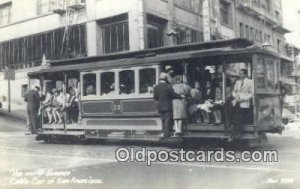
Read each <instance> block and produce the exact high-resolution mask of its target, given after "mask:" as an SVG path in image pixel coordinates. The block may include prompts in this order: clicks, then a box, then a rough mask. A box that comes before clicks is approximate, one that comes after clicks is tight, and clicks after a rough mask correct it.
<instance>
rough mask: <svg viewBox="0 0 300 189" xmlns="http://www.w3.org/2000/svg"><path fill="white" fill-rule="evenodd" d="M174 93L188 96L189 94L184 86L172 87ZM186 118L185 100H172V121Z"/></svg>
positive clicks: (176, 85)
mask: <svg viewBox="0 0 300 189" xmlns="http://www.w3.org/2000/svg"><path fill="white" fill-rule="evenodd" d="M173 89H174V92H175V93H177V94H180V95H185V96H188V95H189V94H190V91H189V88H188V87H187V86H186V85H184V84H175V85H173ZM185 118H187V102H186V100H185V99H174V100H173V119H185Z"/></svg>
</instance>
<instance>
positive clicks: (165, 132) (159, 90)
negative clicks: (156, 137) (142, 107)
mask: <svg viewBox="0 0 300 189" xmlns="http://www.w3.org/2000/svg"><path fill="white" fill-rule="evenodd" d="M159 80H160V82H159V84H158V85H156V86H155V87H154V100H156V101H157V109H158V112H159V114H160V117H161V121H162V136H161V138H168V137H170V136H171V130H172V128H173V124H172V123H173V116H172V112H173V107H172V100H173V99H182V98H184V95H179V94H177V93H175V92H174V90H173V88H172V85H171V84H170V83H168V81H167V80H168V75H167V74H166V73H164V72H162V73H161V74H160V76H159Z"/></svg>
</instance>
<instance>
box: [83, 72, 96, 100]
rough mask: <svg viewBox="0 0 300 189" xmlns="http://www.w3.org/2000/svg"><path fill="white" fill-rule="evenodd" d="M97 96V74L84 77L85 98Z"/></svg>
mask: <svg viewBox="0 0 300 189" xmlns="http://www.w3.org/2000/svg"><path fill="white" fill-rule="evenodd" d="M89 95H96V74H95V73H88V74H84V75H83V96H89Z"/></svg>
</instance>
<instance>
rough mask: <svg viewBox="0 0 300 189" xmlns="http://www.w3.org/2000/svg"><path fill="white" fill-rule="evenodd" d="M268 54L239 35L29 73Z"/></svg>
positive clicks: (78, 61) (51, 65)
mask: <svg viewBox="0 0 300 189" xmlns="http://www.w3.org/2000/svg"><path fill="white" fill-rule="evenodd" d="M255 52H256V53H267V54H270V55H273V56H278V55H277V54H276V53H272V52H270V51H267V50H264V49H262V48H260V47H257V46H253V42H251V41H249V40H247V39H244V38H236V39H229V40H218V41H210V42H204V43H193V44H185V45H176V46H171V47H160V48H155V49H147V50H141V51H133V52H123V53H117V54H110V55H103V56H93V57H85V58H76V59H67V60H59V61H50V62H49V66H48V67H41V69H40V70H38V71H33V72H29V73H28V75H29V76H34V75H40V74H43V73H54V72H63V71H76V70H93V69H97V68H98V69H99V68H101V69H108V68H111V67H128V66H139V65H140V66H144V65H151V64H157V63H158V62H164V61H175V60H183V59H192V58H204V57H216V56H230V55H245V54H251V53H255Z"/></svg>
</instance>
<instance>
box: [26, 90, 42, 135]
mask: <svg viewBox="0 0 300 189" xmlns="http://www.w3.org/2000/svg"><path fill="white" fill-rule="evenodd" d="M39 90H40V87H38V86H35V87H34V88H33V89H32V90H30V91H28V92H27V93H26V95H25V99H24V100H25V102H27V116H28V121H29V127H30V131H31V134H36V130H37V126H38V125H37V124H38V111H39V108H40V96H39Z"/></svg>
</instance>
